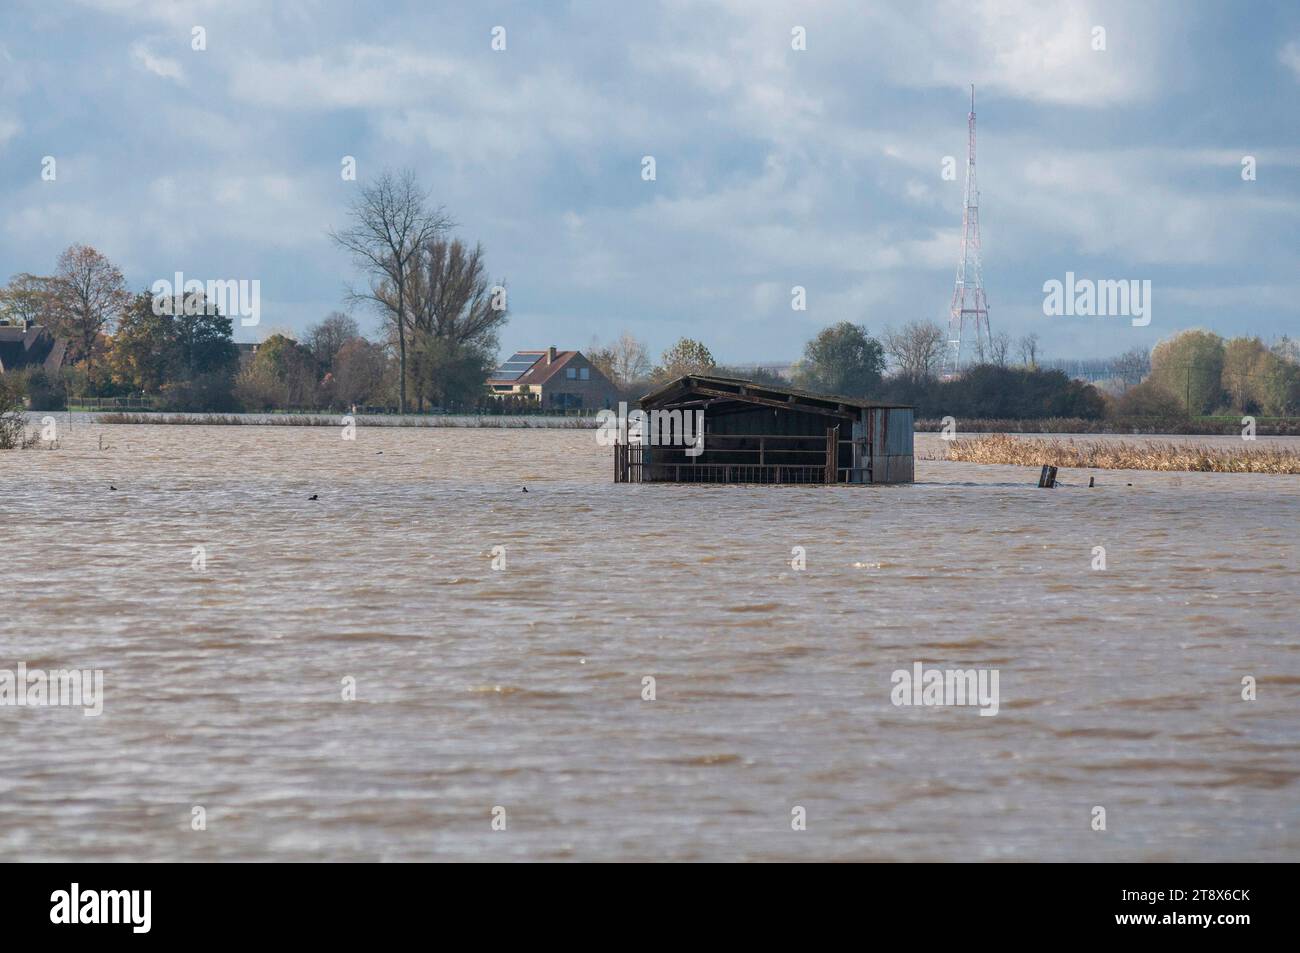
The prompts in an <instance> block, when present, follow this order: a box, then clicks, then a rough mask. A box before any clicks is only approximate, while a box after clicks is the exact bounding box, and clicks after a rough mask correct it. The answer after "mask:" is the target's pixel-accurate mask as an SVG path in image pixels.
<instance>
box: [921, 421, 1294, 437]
mask: <svg viewBox="0 0 1300 953" xmlns="http://www.w3.org/2000/svg"><path fill="white" fill-rule="evenodd" d="M943 426H944V422H943V420H942V419H935V418H922V419H919V420H917V421H916V432H917V433H927V432H937V431H942V430H943ZM1241 428H1242V422H1241V417H1106V418H1103V419H1101V420H1086V419H1084V418H1082V417H1037V418H1030V419H1025V420H1009V419H1006V418H985V419H982V420H981V419H978V418H967V417H958V418H957V430H958V432H959V433H1033V434H1040V433H1051V434H1116V435H1119V434H1129V435H1133V436H1141V435H1145V434H1151V435H1160V436H1188V437H1190V436H1223V437H1235V436H1239V435H1240V434H1241ZM1255 432H1256V433H1257V434H1258V435H1259V436H1261V437H1296V436H1300V417H1257V418H1256V422H1255Z"/></svg>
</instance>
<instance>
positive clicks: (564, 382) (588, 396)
mask: <svg viewBox="0 0 1300 953" xmlns="http://www.w3.org/2000/svg"><path fill="white" fill-rule="evenodd" d="M487 386H488V390H489V391H490V392H491V393H492V394H493V395H494V396H497V397H528V398H535V399H536V400H537V402H538V406H539V407H541V409H543V410H555V411H561V412H563V411H568V410H605V409H608V408H612V407H617V406H618V389H617V388H615V387H614V385H613V384H612V383H611V382H610V380H609V378H608V377H606V376H605V375H604V374H602V373H601V372H600V369H599V368H598V367H596V366H594V365H593V364H592V363H591V362H590V361H589V360H587V359H586V358H585V357H583V356H582V352H581V351H559V350H556V348H555V347H554V346H551V347H548V348H547V349H546V350H544V351H516V352H515V353H514V354H511V355H510V357H509V359H507V360H506V361H505V363H503V364H502V365H501V366H500V367H498V368H497V369H496V370H495V371H493V372H492V374H491V376H489V377H488V380H487Z"/></svg>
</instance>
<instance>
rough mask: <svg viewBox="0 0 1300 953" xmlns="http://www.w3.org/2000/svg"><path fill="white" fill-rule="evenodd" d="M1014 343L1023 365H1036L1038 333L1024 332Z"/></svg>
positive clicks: (1033, 366) (1034, 366)
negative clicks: (1018, 350) (1018, 349)
mask: <svg viewBox="0 0 1300 953" xmlns="http://www.w3.org/2000/svg"><path fill="white" fill-rule="evenodd" d="M1016 345H1017V346H1018V347H1019V348H1020V360H1021V361H1022V362H1024V365H1025V367H1030V368H1036V367H1038V335H1037V334H1026V335H1025V336H1024V337H1022V338H1021V339H1020V340H1019V341H1017V342H1016Z"/></svg>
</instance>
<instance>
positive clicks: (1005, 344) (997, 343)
mask: <svg viewBox="0 0 1300 953" xmlns="http://www.w3.org/2000/svg"><path fill="white" fill-rule="evenodd" d="M1010 353H1011V335H1009V334H1007V332H1006V331H999V332H998V333H997V334H995V335H993V337H992V338H991V339H990V340H989V360H990V361H991V362H992V363H993V364H996V365H997V366H998V367H1006V366H1007V357H1008V356H1009V355H1010Z"/></svg>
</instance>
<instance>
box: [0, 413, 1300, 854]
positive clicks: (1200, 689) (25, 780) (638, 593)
mask: <svg viewBox="0 0 1300 953" xmlns="http://www.w3.org/2000/svg"><path fill="white" fill-rule="evenodd" d="M61 422H62V423H66V421H65V420H64V419H63V418H61ZM60 439H61V448H60V449H58V450H54V451H26V452H3V453H0V480H3V485H4V487H5V489H4V492H3V493H2V494H0V565H3V566H4V567H5V581H6V589H7V592H6V598H5V600H4V603H5V608H4V610H3V612H0V669H15V668H16V666H17V665H18V663H20V662H25V663H26V665H27V666H28V668H29V669H30V668H41V667H43V668H46V669H55V668H72V667H76V668H82V669H102V670H103V672H104V701H103V713H102V715H100V716H98V717H85V716H83V714H82V711H81V710H80V709H79V708H68V707H44V708H34V707H25V708H18V707H0V739H2V740H0V858H3V859H6V860H55V859H57V860H164V859H168V860H171V859H174V860H270V859H275V860H451V859H458V860H471V859H472V860H516V859H582V860H598V859H599V860H703V859H721V860H809V859H814V860H828V859H843V860H1029V859H1035V860H1065V859H1073V860H1148V861H1154V860H1275V861H1278V860H1297V859H1300V823H1298V822H1300V796H1298V795H1300V608H1298V607H1297V585H1296V581H1297V559H1296V556H1297V553H1296V545H1297V527H1300V477H1296V476H1268V475H1251V474H1200V473H1182V474H1175V473H1146V472H1133V471H1106V470H1095V471H1062V472H1061V474H1060V479H1061V480H1062V481H1063V483H1064V484H1065V485H1064V486H1062V487H1060V488H1058V489H1056V490H1051V491H1049V490H1038V489H1036V488H1035V482H1036V478H1037V474H1036V473H1034V472H1031V471H1029V470H1027V469H1026V468H1019V467H1008V466H980V465H974V464H958V463H948V462H942V461H937V460H926V459H918V463H917V482H916V483H915V484H914V485H910V486H884V487H739V486H731V487H704V486H653V485H616V484H614V483H612V482H611V481H612V469H613V467H612V459H611V451H610V450H609V449H608V448H604V447H600V446H598V445H597V444H596V441H595V439H594V435H593V434H592V433H591V432H589V431H573V430H550V431H547V430H459V429H402V428H378V427H361V428H359V429H358V430H357V432H356V440H355V441H352V442H349V441H344V440H341V439H340V431H339V430H338V429H337V428H333V427H285V426H265V427H254V426H98V425H92V424H88V423H86V422H85V421H84V420H83V421H75V422H74V424H73V427H72V430H71V432H68V431H67V430H66V427H65V429H64V431H63V432H62V433H61V434H60ZM101 439H102V449H101ZM940 446H941V444H940V442H939V441H938V439H937V437H936V435H931V434H924V435H918V451H919V454H918V456H924V454H925V453H927V452H933V451H935V450H936V449H937V448H938V447H940ZM1089 476H1095V477H1096V481H1097V484H1098V485H1097V486H1096V487H1095V488H1093V489H1087V482H1088V477H1089ZM524 485H527V487H528V490H529V492H528V493H526V494H525V493H523V492H522V489H521V488H522V487H523V486H524ZM110 486H116V488H117V489H116V490H115V491H114V490H110ZM312 494H316V495H318V496H319V499H318V500H316V501H309V500H308V497H309V496H311V495H312ZM196 546H202V547H204V552H205V554H206V557H205V558H206V562H205V565H204V566H203V567H202V568H201V569H196V568H194V565H195V552H196V551H195V549H194V547H196ZM498 546H503V547H505V551H504V552H505V568H504V569H500V570H497V569H493V567H492V563H493V551H494V547H498ZM1098 546H1101V547H1104V548H1105V556H1106V568H1105V569H1104V570H1097V569H1093V568H1092V566H1093V564H1094V561H1095V558H1096V557H1095V555H1094V547H1098ZM793 547H803V549H804V551H805V553H806V568H805V569H803V570H795V569H793V568H792V567H791V558H792V555H791V554H792V548H793ZM497 552H500V551H499V550H498V551H497ZM915 662H922V663H924V665H925V666H926V667H927V668H929V667H938V668H963V669H964V668H979V669H992V670H996V671H997V672H998V674H999V695H1000V702H999V710H998V713H997V714H996V715H995V716H992V717H985V716H981V715H980V714H979V710H978V709H976V708H973V707H957V706H953V707H925V706H922V707H911V706H909V707H902V706H895V705H894V704H893V703H892V701H891V688H892V683H891V674H892V673H893V672H894V671H895V670H899V669H907V670H910V669H911V668H912V666H913V664H914V663H915ZM646 676H651V677H653V678H654V679H655V682H654V688H655V698H654V700H651V701H647V700H643V698H642V692H643V678H645V677H646ZM1245 676H1251V677H1253V678H1254V679H1255V683H1256V686H1257V689H1256V690H1257V697H1256V699H1255V700H1253V701H1248V700H1243V698H1242V691H1243V689H1242V679H1243V677H1245ZM348 679H352V680H355V695H356V697H355V700H350V701H349V700H344V699H343V697H342V695H343V691H344V688H343V686H344V684H345V680H348ZM349 684H350V683H349ZM1098 806H1101V807H1104V808H1105V811H1106V830H1104V831H1095V830H1093V829H1092V824H1093V817H1094V811H1093V809H1094V807H1098ZM196 807H202V808H203V810H204V812H205V816H206V829H205V830H193V829H192V826H193V825H192V817H194V814H195V808H196ZM796 807H802V808H803V809H804V811H805V812H806V817H807V824H806V830H793V829H792V811H794V809H795V808H796ZM494 808H503V809H504V817H505V821H506V823H505V830H493V827H492V821H493V809H494ZM498 813H499V812H498Z"/></svg>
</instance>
